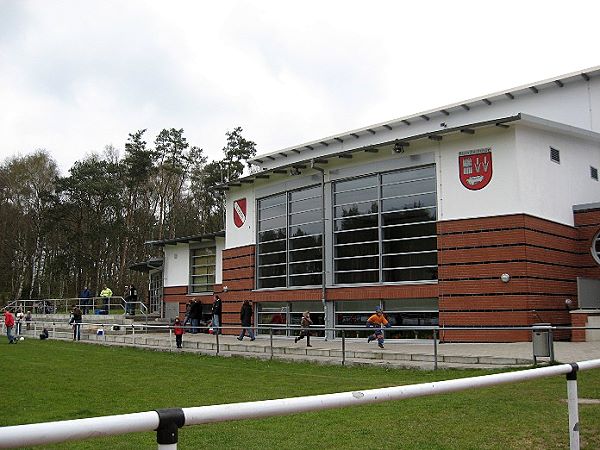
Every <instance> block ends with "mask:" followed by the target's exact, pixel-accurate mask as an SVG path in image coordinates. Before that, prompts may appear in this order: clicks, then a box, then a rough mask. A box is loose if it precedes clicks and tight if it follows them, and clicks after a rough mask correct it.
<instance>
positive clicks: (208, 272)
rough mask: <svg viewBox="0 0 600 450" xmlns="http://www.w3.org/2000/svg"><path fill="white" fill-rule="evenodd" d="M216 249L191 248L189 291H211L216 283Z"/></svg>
mask: <svg viewBox="0 0 600 450" xmlns="http://www.w3.org/2000/svg"><path fill="white" fill-rule="evenodd" d="M215 253H216V249H215V248H214V247H204V248H196V249H191V250H190V285H189V292H191V293H199V292H211V291H212V290H213V286H214V284H215V262H216V256H215Z"/></svg>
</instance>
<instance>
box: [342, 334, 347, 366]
mask: <svg viewBox="0 0 600 450" xmlns="http://www.w3.org/2000/svg"><path fill="white" fill-rule="evenodd" d="M345 365H346V330H342V366H345Z"/></svg>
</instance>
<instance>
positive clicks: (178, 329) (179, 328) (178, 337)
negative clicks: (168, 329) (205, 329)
mask: <svg viewBox="0 0 600 450" xmlns="http://www.w3.org/2000/svg"><path fill="white" fill-rule="evenodd" d="M173 331H174V332H175V343H176V344H177V348H183V333H184V331H183V325H182V324H181V320H179V317H177V318H176V319H175V323H174V324H173Z"/></svg>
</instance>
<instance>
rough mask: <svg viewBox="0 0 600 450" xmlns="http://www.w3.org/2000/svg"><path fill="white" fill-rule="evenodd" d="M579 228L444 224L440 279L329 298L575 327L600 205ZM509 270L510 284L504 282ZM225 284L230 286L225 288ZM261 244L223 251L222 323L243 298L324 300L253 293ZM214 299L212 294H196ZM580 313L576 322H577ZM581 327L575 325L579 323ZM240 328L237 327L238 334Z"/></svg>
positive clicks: (483, 338)
mask: <svg viewBox="0 0 600 450" xmlns="http://www.w3.org/2000/svg"><path fill="white" fill-rule="evenodd" d="M575 225H576V226H575V227H570V226H566V225H562V224H557V223H554V222H550V221H547V220H543V219H540V218H536V217H532V216H529V215H526V214H514V215H507V216H497V217H488V218H479V219H464V220H452V221H441V222H438V225H437V231H438V266H439V271H438V279H439V281H438V283H432V284H401V285H381V286H360V287H358V286H357V287H340V288H328V289H327V299H328V300H329V301H338V300H346V301H347V300H356V301H360V300H370V299H401V298H432V297H437V298H438V301H439V321H440V325H441V326H444V327H446V328H452V327H478V326H486V327H495V326H498V327H502V326H531V325H532V324H534V323H539V322H548V323H551V324H553V325H565V326H569V325H571V323H572V318H573V319H574V321H578V323H579V322H581V320H580V318H581V317H584V316H583V315H573V314H570V312H569V310H568V309H567V307H566V305H565V299H567V298H569V299H572V300H573V302H574V304H573V307H576V306H577V283H576V280H577V276H584V277H589V278H600V266H599V265H598V264H597V263H596V261H595V260H594V259H593V257H592V256H591V253H590V247H591V242H592V239H593V238H594V236H595V235H596V233H598V230H600V209H595V210H586V211H582V212H577V213H575ZM503 273H507V274H509V275H510V281H509V282H507V283H505V282H502V281H501V279H500V276H501V275H502V274H503ZM224 286H227V290H226V291H225V292H223V288H224ZM254 286H255V247H254V245H248V246H244V247H238V248H234V249H227V250H224V251H223V282H222V284H221V285H215V287H214V290H215V292H219V293H220V295H221V298H222V299H223V325H229V326H235V325H239V311H240V308H241V304H242V302H243V301H244V300H246V299H248V300H251V301H253V302H270V301H273V302H294V301H318V300H320V299H321V289H319V288H316V289H280V290H264V291H254ZM190 297H191V296H189V295H188V294H187V287H168V288H165V289H164V299H165V301H167V302H170V301H177V302H179V303H180V312H181V313H183V312H185V303H186V302H187V301H188V300H189V298H190ZM194 297H196V298H199V299H200V300H201V301H202V303H212V296H194ZM575 317H577V319H575ZM573 325H575V323H573ZM232 332H233V331H232ZM582 336H583V339H585V334H583V335H582V333H578V332H574V333H573V336H571V333H570V332H568V331H558V332H556V333H555V338H556V339H571V338H572V339H573V340H581V339H582ZM440 338H441V339H442V340H443V341H446V342H451V341H452V342H465V341H478V342H512V341H526V340H530V339H531V333H530V332H529V331H527V330H512V331H502V330H477V331H474V330H447V331H445V332H444V333H443V334H442V335H441V336H440Z"/></svg>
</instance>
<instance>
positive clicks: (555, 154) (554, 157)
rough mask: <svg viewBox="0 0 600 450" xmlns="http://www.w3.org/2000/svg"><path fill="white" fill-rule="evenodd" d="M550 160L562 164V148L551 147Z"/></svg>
mask: <svg viewBox="0 0 600 450" xmlns="http://www.w3.org/2000/svg"><path fill="white" fill-rule="evenodd" d="M550 161H554V162H555V163H558V164H560V150H558V149H556V148H552V147H550Z"/></svg>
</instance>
